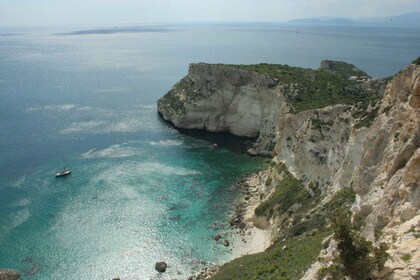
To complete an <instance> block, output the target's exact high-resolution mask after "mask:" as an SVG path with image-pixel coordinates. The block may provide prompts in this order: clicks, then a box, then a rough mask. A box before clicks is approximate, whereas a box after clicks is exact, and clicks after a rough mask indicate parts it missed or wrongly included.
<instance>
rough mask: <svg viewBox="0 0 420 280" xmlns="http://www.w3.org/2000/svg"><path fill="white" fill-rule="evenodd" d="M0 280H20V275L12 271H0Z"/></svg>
mask: <svg viewBox="0 0 420 280" xmlns="http://www.w3.org/2000/svg"><path fill="white" fill-rule="evenodd" d="M0 280H20V273H19V272H18V271H16V270H12V269H0Z"/></svg>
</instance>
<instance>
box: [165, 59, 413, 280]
mask: <svg viewBox="0 0 420 280" xmlns="http://www.w3.org/2000/svg"><path fill="white" fill-rule="evenodd" d="M158 111H159V114H160V115H161V116H162V117H163V118H164V119H165V120H167V121H168V122H171V123H172V124H173V125H174V126H176V127H180V128H186V129H204V130H208V131H212V132H221V131H224V132H229V133H232V134H234V135H237V136H240V137H247V138H250V139H253V140H254V144H253V147H252V149H250V151H249V152H250V153H251V154H255V155H261V156H265V157H270V158H271V162H270V164H269V167H268V168H267V170H264V171H261V172H259V173H258V174H254V175H253V176H252V177H251V178H249V179H248V181H247V182H248V184H249V185H250V188H249V189H248V195H246V196H245V198H244V201H243V203H244V205H250V206H249V207H248V208H246V209H245V210H243V212H240V211H239V213H241V216H240V217H241V219H243V223H245V224H247V225H248V226H255V227H256V228H259V229H264V230H266V231H267V232H268V236H269V237H270V239H271V240H270V241H271V246H270V247H269V248H268V249H267V250H265V251H263V252H261V253H258V254H253V255H247V256H243V257H240V258H238V259H235V260H233V261H232V262H229V263H227V264H225V265H223V266H222V267H220V269H219V271H218V272H217V273H216V274H215V275H214V276H213V277H212V279H255V278H259V279H301V278H303V279H327V277H333V278H332V279H341V278H339V277H340V275H341V277H342V276H343V275H347V276H350V277H352V279H358V278H357V277H360V276H355V275H356V274H355V275H353V274H352V272H349V271H348V266H350V263H349V262H347V263H346V262H345V261H344V262H343V259H345V258H344V257H343V255H340V254H342V253H343V250H342V246H343V245H342V243H340V235H339V234H338V233H339V232H337V227H338V226H337V224H338V225H340V226H342V227H341V228H345V226H346V222H345V221H347V218H348V219H349V225H350V226H349V228H348V229H346V230H347V231H348V233H349V234H348V236H349V238H353V241H354V242H353V245H354V246H353V245H352V246H353V247H352V248H353V249H354V248H359V247H358V246H364V247H363V248H366V251H367V252H368V253H367V254H365V255H364V256H363V257H360V256H354V258H353V260H352V261H354V262H357V261H359V262H360V263H366V266H371V267H368V268H366V271H364V270H363V269H362V268H363V265H360V268H361V269H360V271H362V272H364V273H365V274H364V275H368V276H369V277H370V278H371V279H418V278H419V277H420V267H419V263H420V240H419V237H420V215H419V208H420V199H419V198H420V188H419V185H420V65H419V62H418V60H416V61H415V62H414V63H413V64H411V65H409V66H407V67H406V68H405V69H404V70H402V71H401V72H399V73H398V74H396V75H395V76H394V77H391V78H387V79H376V80H374V79H371V78H370V77H369V76H368V74H366V73H365V72H363V71H362V70H360V69H357V68H356V67H355V66H354V65H351V64H347V63H344V62H335V61H323V62H322V63H321V67H320V68H319V69H318V70H312V69H304V68H298V67H290V66H287V65H271V64H259V65H210V64H204V63H200V64H191V65H190V69H189V72H188V75H187V76H186V77H185V78H183V79H182V80H181V81H180V82H179V83H177V84H176V85H175V86H174V87H173V89H172V90H171V91H169V92H168V93H167V94H166V95H165V96H164V97H163V98H161V99H160V100H159V101H158ZM346 211H347V212H346ZM244 213H247V214H244ZM337 213H338V214H337ZM339 213H348V214H347V216H340V215H339ZM337 217H345V218H342V219H341V220H339V219H338V218H337ZM253 242H258V241H255V240H254V241H253ZM356 251H357V250H355V252H356ZM362 251H363V250H362ZM337 256H340V257H341V259H340V258H337ZM363 258H364V259H363ZM340 260H341V262H340ZM346 269H347V270H346ZM340 273H341V274H340ZM334 277H336V278H334Z"/></svg>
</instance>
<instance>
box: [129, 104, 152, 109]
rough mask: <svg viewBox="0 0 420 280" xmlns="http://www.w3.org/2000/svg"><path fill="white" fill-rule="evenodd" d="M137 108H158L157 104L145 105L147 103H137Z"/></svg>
mask: <svg viewBox="0 0 420 280" xmlns="http://www.w3.org/2000/svg"><path fill="white" fill-rule="evenodd" d="M134 107H135V108H140V109H156V107H157V106H156V105H145V104H140V105H135V106H134Z"/></svg>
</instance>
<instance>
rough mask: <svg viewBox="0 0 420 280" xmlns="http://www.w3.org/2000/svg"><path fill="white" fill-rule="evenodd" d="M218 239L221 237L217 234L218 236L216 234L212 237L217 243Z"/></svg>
mask: <svg viewBox="0 0 420 280" xmlns="http://www.w3.org/2000/svg"><path fill="white" fill-rule="evenodd" d="M220 238H222V236H221V235H220V234H219V233H218V234H216V235H215V236H214V237H213V239H214V240H216V241H219V239H220Z"/></svg>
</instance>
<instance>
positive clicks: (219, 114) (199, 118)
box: [158, 62, 383, 157]
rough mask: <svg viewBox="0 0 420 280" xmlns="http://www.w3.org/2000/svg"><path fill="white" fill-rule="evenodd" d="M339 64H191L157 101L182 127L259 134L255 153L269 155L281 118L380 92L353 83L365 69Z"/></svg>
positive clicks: (160, 109) (374, 85)
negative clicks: (306, 66)
mask: <svg viewBox="0 0 420 280" xmlns="http://www.w3.org/2000/svg"><path fill="white" fill-rule="evenodd" d="M331 63H332V62H329V63H328V65H331ZM323 64H326V63H325V62H324V63H323ZM338 65H339V66H340V67H338V66H337V65H336V64H333V65H332V66H330V67H328V70H324V68H325V66H324V68H321V69H320V70H312V69H304V68H298V67H289V66H287V65H270V64H259V65H221V64H205V63H199V64H191V65H190V67H189V71H188V75H187V76H186V77H184V78H183V79H182V80H181V81H179V82H178V83H177V84H176V85H175V86H174V87H173V88H172V90H170V91H169V92H168V93H167V94H166V95H165V96H164V97H163V98H161V99H159V100H158V112H159V114H160V115H161V116H162V117H163V118H164V119H165V120H167V121H169V122H171V123H173V124H174V125H175V126H176V127H179V128H186V129H205V130H208V131H211V132H222V131H223V132H230V133H232V134H234V135H236V136H239V137H247V138H257V140H256V141H255V144H254V148H255V150H256V153H258V154H260V155H266V156H270V157H271V156H273V151H274V145H275V131H276V123H277V120H278V118H279V116H283V115H285V114H286V113H288V112H291V111H292V112H295V111H300V110H304V109H307V108H321V107H325V106H326V105H330V104H336V103H344V104H349V103H354V102H356V101H361V100H368V99H369V100H370V99H372V98H373V99H374V97H379V96H381V94H382V92H383V89H382V88H381V87H383V83H382V82H381V81H374V82H360V81H351V80H349V79H348V76H349V75H350V74H351V73H353V72H356V73H359V72H361V73H364V72H362V71H361V70H358V69H357V68H355V67H354V66H353V65H348V64H346V63H344V62H341V63H339V64H338ZM343 65H346V66H347V68H346V67H344V66H343ZM344 73H348V75H345V74H344Z"/></svg>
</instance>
